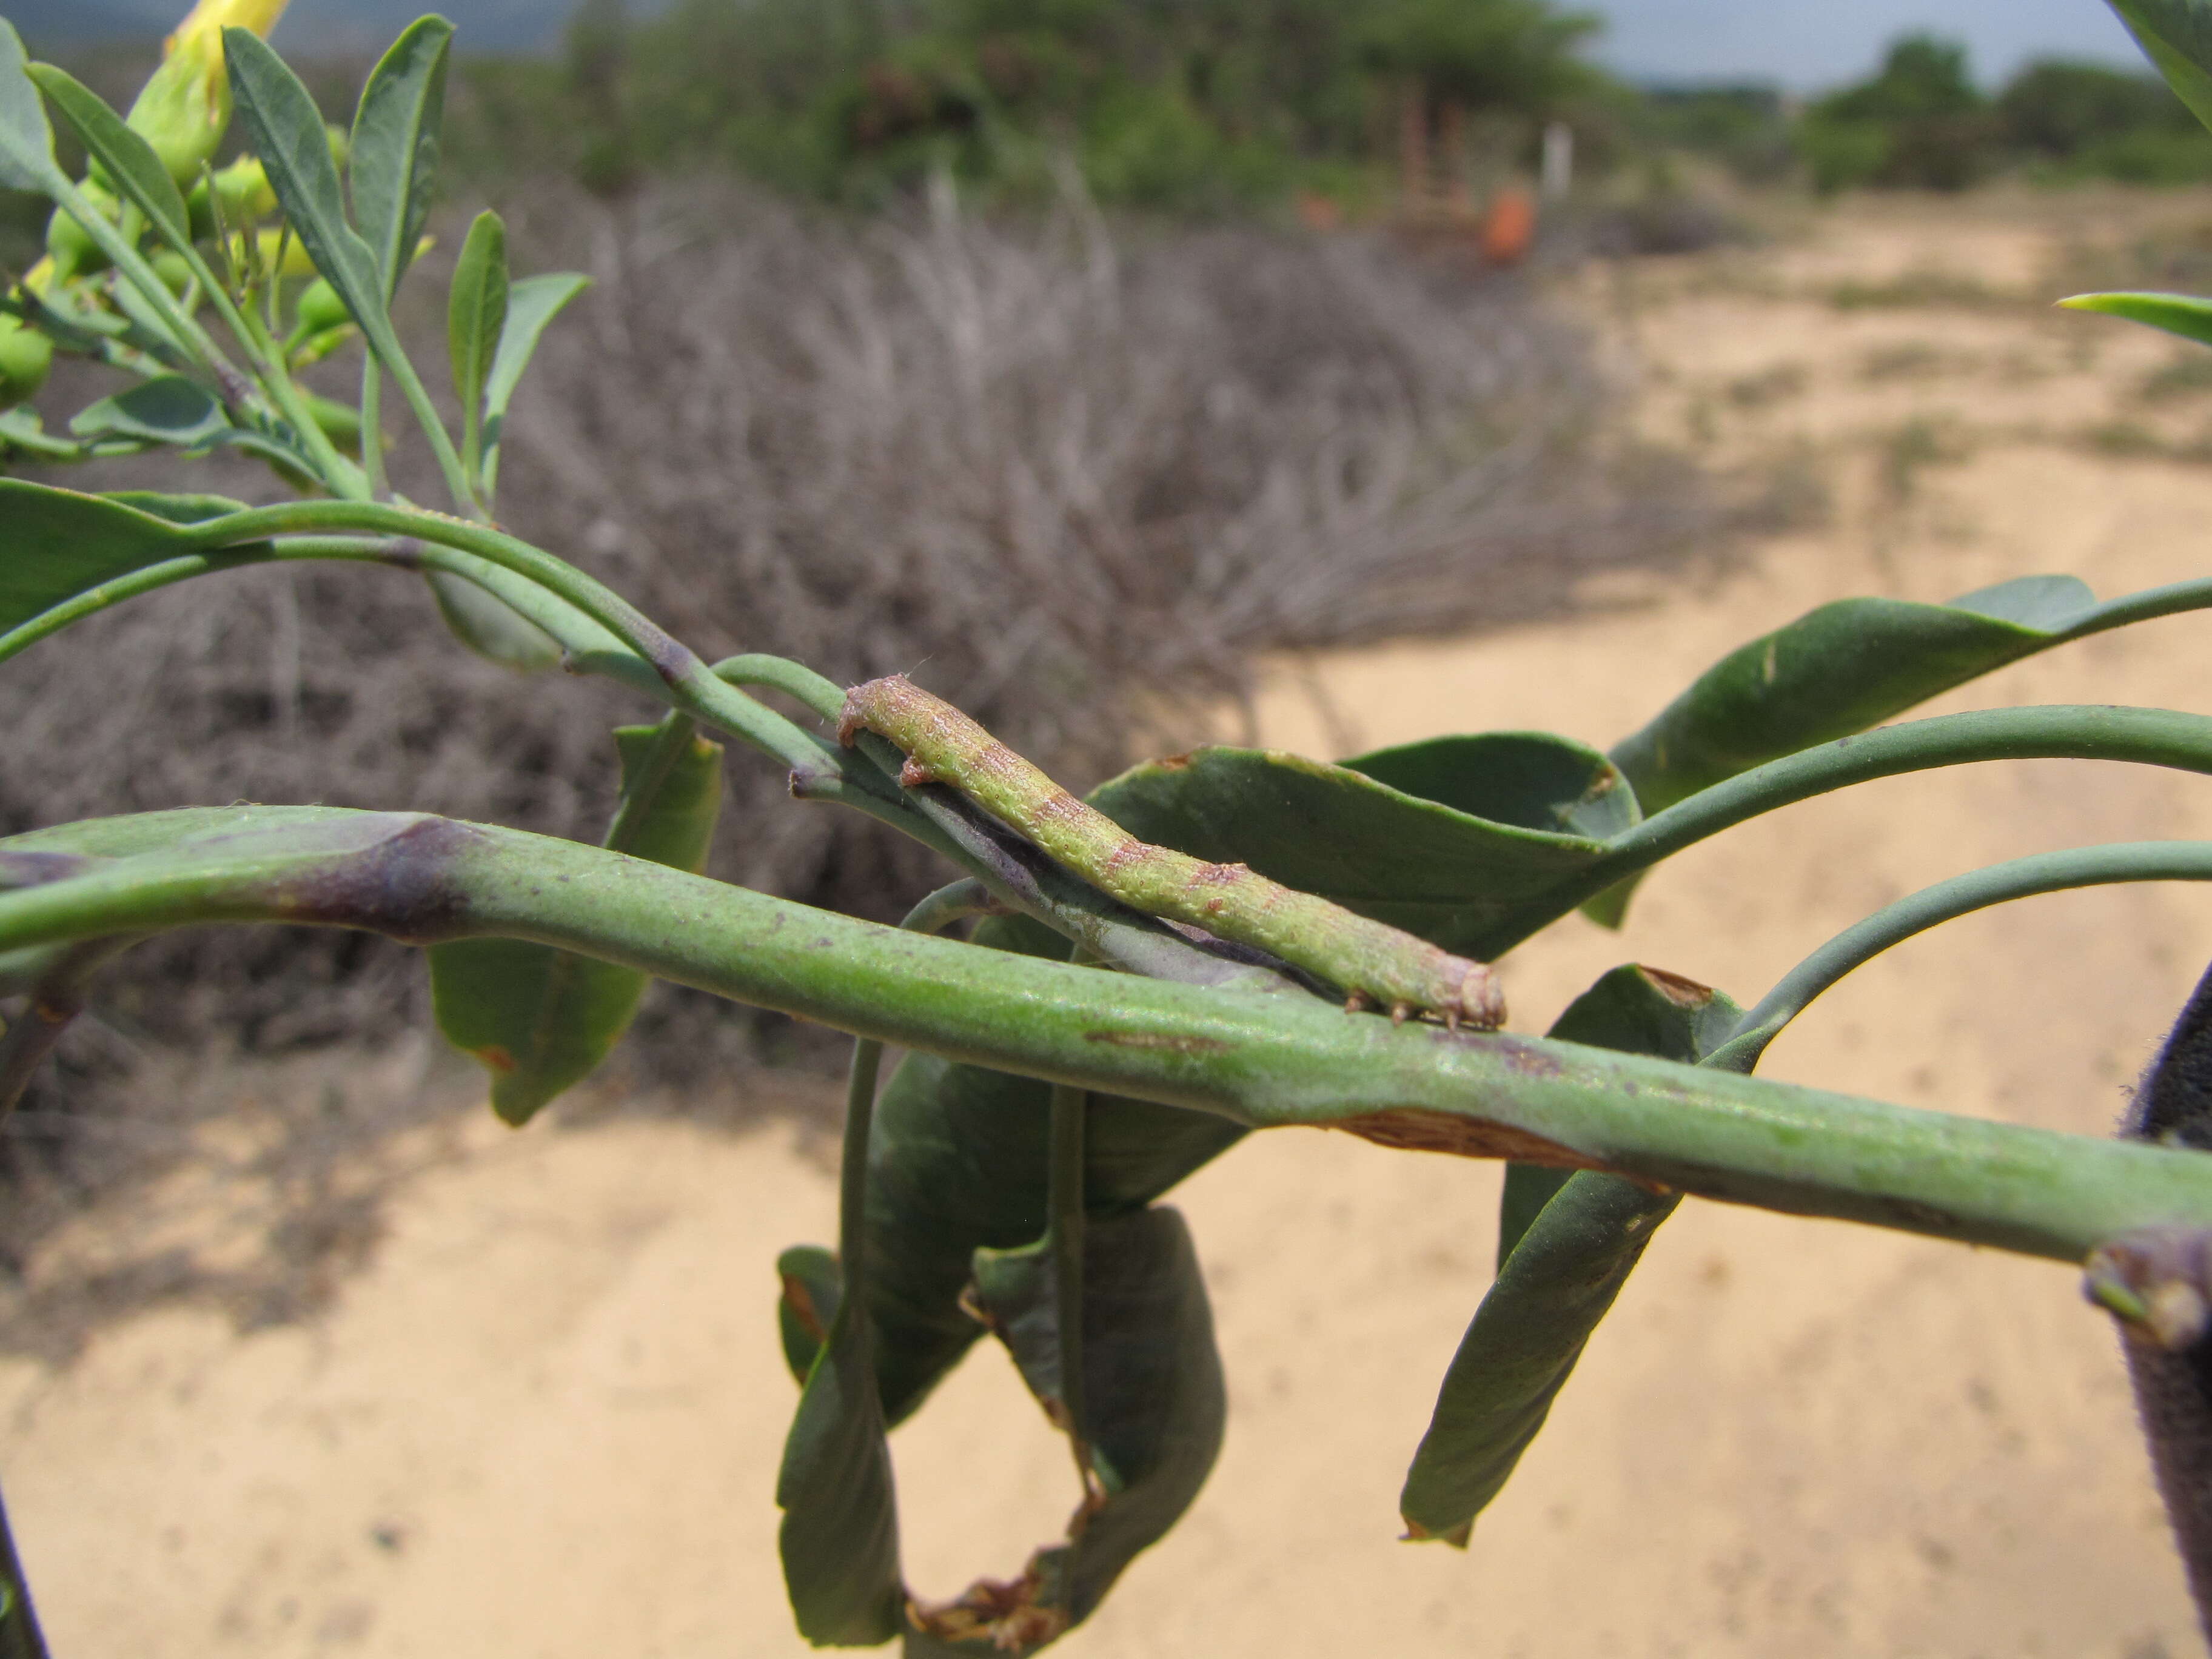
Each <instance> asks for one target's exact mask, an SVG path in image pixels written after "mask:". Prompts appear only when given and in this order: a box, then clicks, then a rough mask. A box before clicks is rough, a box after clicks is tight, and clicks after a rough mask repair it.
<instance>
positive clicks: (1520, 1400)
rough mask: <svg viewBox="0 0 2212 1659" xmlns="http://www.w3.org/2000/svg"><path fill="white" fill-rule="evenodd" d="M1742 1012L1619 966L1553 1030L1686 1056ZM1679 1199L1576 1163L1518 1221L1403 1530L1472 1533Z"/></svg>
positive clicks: (1447, 1384) (1445, 1404)
mask: <svg viewBox="0 0 2212 1659" xmlns="http://www.w3.org/2000/svg"><path fill="white" fill-rule="evenodd" d="M1740 1015H1741V1010H1739V1009H1738V1008H1736V1007H1735V1005H1734V1004H1733V1003H1731V1002H1729V1000H1728V999H1727V998H1725V997H1723V996H1722V995H1720V994H1718V993H1717V992H1714V991H1711V990H1708V989H1707V988H1706V987H1704V986H1701V985H1693V984H1692V983H1691V982H1690V981H1686V980H1681V979H1677V978H1675V977H1674V975H1668V974H1660V973H1657V972H1656V971H1654V970H1652V969H1646V968H1637V967H1626V968H1617V969H1614V970H1613V972H1611V973H1609V974H1607V975H1606V976H1605V977H1604V978H1603V979H1601V980H1600V981H1598V982H1597V983H1596V984H1595V985H1594V986H1593V987H1590V989H1589V990H1588V991H1586V992H1584V993H1583V994H1582V996H1581V997H1579V998H1577V1000H1576V1001H1575V1002H1574V1004H1573V1005H1572V1006H1571V1007H1569V1008H1568V1010H1567V1011H1566V1012H1565V1013H1564V1014H1562V1015H1561V1016H1560V1018H1559V1023H1558V1024H1556V1025H1554V1026H1553V1030H1552V1035H1553V1036H1558V1037H1563V1038H1565V1039H1566V1040H1568V1041H1571V1042H1583V1043H1587V1044H1589V1045H1590V1046H1592V1047H1595V1048H1611V1049H1613V1050H1616V1051H1618V1052H1620V1053H1626V1054H1657V1055H1659V1056H1661V1057H1662V1058H1667V1059H1674V1060H1691V1059H1694V1058H1696V1057H1698V1056H1699V1055H1701V1054H1703V1053H1704V1052H1705V1050H1706V1049H1707V1048H1710V1047H1711V1046H1712V1044H1713V1043H1714V1042H1717V1041H1719V1040H1721V1039H1723V1038H1724V1037H1725V1036H1726V1035H1727V1033H1728V1031H1729V1030H1730V1029H1732V1028H1733V1026H1734V1024H1735V1020H1736V1019H1737V1018H1739V1017H1740ZM1524 1198H1525V1195H1524ZM1680 1201H1681V1199H1680V1194H1676V1193H1671V1192H1668V1193H1655V1192H1652V1191H1650V1190H1648V1189H1647V1188H1643V1187H1639V1186H1638V1185H1637V1184H1636V1183H1635V1182H1630V1181H1624V1180H1621V1179H1620V1177H1619V1176H1608V1175H1601V1174H1598V1173H1596V1172H1595V1171H1593V1170H1579V1171H1577V1172H1576V1173H1575V1174H1573V1175H1572V1176H1569V1177H1567V1178H1566V1179H1565V1181H1564V1182H1561V1183H1559V1186H1558V1190H1557V1192H1556V1193H1555V1194H1553V1196H1552V1198H1551V1199H1550V1200H1549V1201H1548V1202H1547V1203H1545V1204H1544V1205H1543V1206H1542V1207H1541V1209H1540V1210H1539V1211H1538V1212H1536V1214H1535V1215H1534V1218H1533V1219H1530V1220H1528V1222H1527V1223H1526V1225H1525V1229H1524V1231H1522V1232H1521V1234H1520V1236H1519V1237H1518V1239H1517V1240H1516V1242H1515V1243H1513V1245H1512V1248H1511V1249H1510V1253H1509V1254H1507V1255H1505V1256H1504V1262H1503V1265H1502V1266H1501V1267H1500V1268H1499V1270H1498V1279H1497V1282H1496V1283H1495V1284H1493V1285H1492V1286H1491V1288H1490V1292H1489V1294H1488V1295H1486V1296H1485V1297H1483V1299H1482V1305H1481V1306H1480V1308H1478V1309H1477V1310H1475V1316H1474V1322H1473V1323H1472V1324H1470V1325H1469V1326H1468V1330H1467V1334H1466V1336H1465V1337H1464V1338H1462V1340H1461V1342H1460V1346H1459V1351H1458V1352H1456V1353H1455V1354H1454V1355H1453V1356H1452V1362H1451V1365H1450V1367H1449V1370H1446V1372H1445V1373H1444V1380H1443V1388H1442V1389H1441V1390H1440V1391H1439V1392H1438V1394H1437V1405H1436V1411H1435V1413H1434V1414H1433V1416H1432V1417H1431V1420H1430V1424H1429V1429H1428V1432H1427V1433H1426V1434H1425V1435H1424V1436H1423V1437H1422V1438H1421V1444H1420V1448H1419V1450H1418V1451H1416V1452H1415V1453H1414V1455H1413V1467H1412V1468H1410V1469H1408V1470H1407V1474H1406V1485H1405V1488H1404V1490H1403V1491H1402V1492H1401V1494H1400V1496H1399V1501H1398V1506H1399V1509H1400V1511H1401V1513H1402V1514H1403V1515H1404V1516H1405V1519H1406V1525H1407V1531H1408V1534H1409V1535H1410V1536H1412V1537H1414V1538H1437V1539H1443V1540H1445V1541H1449V1542H1451V1543H1454V1544H1457V1545H1461V1546H1462V1547H1463V1546H1464V1545H1465V1544H1466V1542H1467V1541H1468V1534H1469V1533H1470V1532H1471V1530H1472V1529H1473V1528H1474V1518H1475V1516H1477V1515H1478V1514H1480V1512H1481V1510H1482V1509H1483V1508H1484V1506H1485V1505H1486V1504H1488V1503H1489V1502H1490V1501H1491V1499H1492V1498H1495V1497H1496V1496H1497V1495H1498V1492H1499V1491H1500V1490H1502V1489H1503V1488H1504V1485H1505V1482H1506V1480H1507V1479H1508V1478H1509V1477H1510V1475H1511V1474H1512V1473H1513V1469H1514V1466H1515V1465H1516V1464H1517V1463H1518V1462H1520V1461H1521V1455H1522V1453H1523V1452H1525V1451H1526V1450H1528V1446H1529V1443H1531V1442H1532V1441H1534V1439H1535V1437H1536V1435H1537V1432H1538V1431H1540V1430H1541V1428H1542V1427H1543V1426H1544V1419H1545V1418H1546V1417H1547V1415H1548V1414H1549V1413H1550V1412H1551V1409H1552V1402H1553V1400H1555V1399H1557V1398H1558V1396H1559V1390H1560V1389H1562V1388H1564V1387H1565V1385H1566V1381H1567V1378H1568V1376H1570V1375H1571V1373H1572V1371H1573V1370H1574V1366H1575V1362H1576V1361H1577V1359H1579V1358H1581V1357H1582V1352H1583V1347H1584V1346H1586V1345H1587V1344H1588V1342H1589V1338H1590V1334H1591V1332H1593V1331H1594V1330H1595V1329H1596V1328H1597V1325H1598V1322H1599V1321H1600V1320H1601V1319H1603V1318H1604V1317H1605V1315H1606V1313H1607V1310H1610V1309H1611V1308H1612V1306H1613V1298H1614V1297H1617V1296H1618V1295H1619V1294H1620V1287H1621V1285H1623V1284H1624V1283H1626V1280H1627V1278H1628V1275H1629V1273H1630V1272H1631V1271H1632V1269H1633V1268H1634V1267H1635V1266H1636V1263H1637V1261H1638V1260H1639V1259H1640V1258H1641V1257H1642V1255H1643V1254H1644V1247H1645V1246H1646V1245H1647V1244H1649V1243H1650V1241H1651V1235H1652V1232H1653V1231H1654V1230H1655V1229H1656V1227H1657V1226H1658V1225H1659V1224H1660V1223H1661V1222H1662V1221H1664V1220H1665V1219H1666V1218H1667V1217H1668V1216H1669V1215H1670V1214H1672V1213H1673V1212H1674V1206H1676V1205H1677V1204H1679V1203H1680Z"/></svg>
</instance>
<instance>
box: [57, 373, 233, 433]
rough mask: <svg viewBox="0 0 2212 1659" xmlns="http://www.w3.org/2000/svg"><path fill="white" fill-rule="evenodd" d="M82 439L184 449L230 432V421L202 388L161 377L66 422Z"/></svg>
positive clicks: (176, 378) (103, 400)
mask: <svg viewBox="0 0 2212 1659" xmlns="http://www.w3.org/2000/svg"><path fill="white" fill-rule="evenodd" d="M228 430H230V417H229V416H228V415H227V414H225V413H224V411H223V407H222V404H219V403H217V402H216V399H215V398H214V396H213V394H211V393H210V392H209V391H208V390H207V388H206V387H204V386H201V385H200V384H199V383H198V382H197V381H196V380H186V379H185V377H184V376H183V375H181V374H161V375H156V376H155V378H154V379H152V380H142V381H140V382H139V383H138V384H137V386H131V387H129V388H128V389H126V390H125V391H122V392H117V393H116V394H115V395H114V396H113V397H112V398H101V399H100V401H99V402H98V403H96V404H93V405H92V407H91V408H89V409H87V410H82V411H81V412H80V413H78V414H77V415H76V416H75V417H74V418H72V419H71V420H70V431H72V432H74V433H76V435H78V436H79V437H81V438H87V439H95V440H96V439H100V438H137V439H139V440H141V441H143V442H146V443H155V444H175V445H178V446H179V447H184V448H191V447H193V446H194V445H197V444H204V443H206V442H209V441H210V440H212V439H215V438H216V437H218V436H220V435H222V434H223V433H225V432H228Z"/></svg>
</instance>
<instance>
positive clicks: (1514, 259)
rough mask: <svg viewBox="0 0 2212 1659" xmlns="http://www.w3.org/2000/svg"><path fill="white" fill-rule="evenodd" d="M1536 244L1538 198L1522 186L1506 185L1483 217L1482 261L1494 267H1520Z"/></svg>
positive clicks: (1493, 197) (1499, 191) (1491, 199)
mask: <svg viewBox="0 0 2212 1659" xmlns="http://www.w3.org/2000/svg"><path fill="white" fill-rule="evenodd" d="M1534 240H1536V198H1535V197H1534V196H1532V195H1530V194H1529V193H1528V191H1526V190H1525V189H1523V188H1522V186H1521V185H1501V186H1500V187H1499V188H1498V193H1497V194H1496V195H1494V196H1492V197H1491V198H1490V206H1489V209H1488V210H1486V212H1485V213H1484V214H1483V216H1482V257H1483V258H1486V259H1487V260H1489V261H1490V263H1491V264H1493V265H1510V264H1519V263H1520V261H1521V260H1522V258H1525V257H1526V256H1527V254H1528V245H1529V244H1530V243H1531V242H1533V241H1534Z"/></svg>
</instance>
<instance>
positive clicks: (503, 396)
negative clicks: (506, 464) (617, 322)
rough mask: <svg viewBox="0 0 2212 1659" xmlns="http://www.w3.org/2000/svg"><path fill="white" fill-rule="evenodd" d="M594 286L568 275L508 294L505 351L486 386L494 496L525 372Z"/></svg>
mask: <svg viewBox="0 0 2212 1659" xmlns="http://www.w3.org/2000/svg"><path fill="white" fill-rule="evenodd" d="M591 285H592V279H591V278H590V277H588V276H575V275H574V274H573V273H568V272H562V273H559V274H556V275H549V276H526V277H524V278H523V279H522V280H521V281H520V282H519V283H515V284H514V285H513V288H512V289H510V290H509V291H508V294H507V327H506V329H505V331H503V332H502V333H501V336H500V341H499V350H498V352H497V353H496V354H495V356H493V358H492V360H491V374H490V375H489V377H488V378H487V379H486V380H485V382H484V397H483V478H484V490H485V493H486V494H489V493H490V492H491V490H492V489H494V488H495V485H496V484H497V483H498V480H499V447H500V441H501V438H503V437H504V436H505V435H506V433H507V404H509V403H510V402H512V401H513V398H514V389H515V387H516V386H520V384H521V383H522V371H523V370H524V369H526V368H529V367H530V359H531V356H532V354H533V353H534V352H536V351H537V349H538V339H539V337H541V336H543V335H544V332H545V325H547V324H548V323H550V322H551V321H552V320H553V319H554V318H555V317H556V316H557V315H559V314H560V312H561V309H562V307H564V306H566V305H567V304H568V301H571V300H573V299H574V298H575V297H576V296H577V295H579V294H581V293H582V292H583V291H584V290H585V289H587V288H589V287H590V286H591Z"/></svg>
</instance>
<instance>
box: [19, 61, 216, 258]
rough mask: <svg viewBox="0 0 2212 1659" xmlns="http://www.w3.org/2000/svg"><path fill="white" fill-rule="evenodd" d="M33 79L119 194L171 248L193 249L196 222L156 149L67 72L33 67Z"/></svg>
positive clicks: (31, 75)
mask: <svg viewBox="0 0 2212 1659" xmlns="http://www.w3.org/2000/svg"><path fill="white" fill-rule="evenodd" d="M27 73H28V75H29V76H30V77H31V79H32V80H33V81H34V82H37V83H38V85H39V88H40V90H41V91H43V92H44V93H45V94H46V96H47V97H48V98H50V99H52V100H53V106H54V107H55V108H56V109H58V110H59V111H60V112H62V117H63V118H64V120H66V121H67V122H68V123H69V124H70V126H71V127H72V128H73V129H75V131H76V135H77V137H80V138H82V140H83V141H84V147H85V149H87V150H88V151H89V152H90V153H91V155H92V156H93V158H94V160H95V161H98V162H99V163H100V167H102V168H103V169H105V170H106V173H107V177H108V180H109V182H110V183H112V185H114V186H115V188H116V191H117V192H118V194H120V195H121V196H122V197H123V198H124V199H125V201H127V202H129V203H130V204H131V205H132V206H134V207H136V208H137V210H139V211H140V212H141V213H143V214H144V215H145V216H146V222H148V223H149V224H150V225H152V226H153V227H154V228H155V231H156V232H158V233H159V234H160V235H161V240H164V241H165V242H167V243H168V245H169V246H171V247H173V248H188V247H190V246H191V241H192V231H191V216H190V215H189V214H187V213H186V212H185V198H184V196H183V195H182V193H181V192H179V190H178V189H177V181H176V180H175V179H172V178H170V177H169V170H168V168H167V167H163V166H162V165H161V157H160V156H158V155H155V154H154V147H153V146H152V145H151V144H149V143H147V142H146V141H145V139H143V137H139V135H138V134H137V133H136V132H134V131H131V128H130V127H128V126H126V125H125V124H124V120H123V118H122V117H121V116H119V115H118V114H117V113H116V112H114V111H113V110H112V109H110V108H108V106H106V103H105V102H103V101H102V100H101V99H100V94H98V93H96V92H94V91H93V90H92V88H89V87H88V86H85V85H84V84H83V83H82V82H79V81H78V80H77V79H76V77H75V76H71V75H70V74H69V73H68V72H67V71H65V70H58V69H56V68H55V67H54V66H53V65H52V64H32V65H31V66H30V68H29V69H28V70H27Z"/></svg>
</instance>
